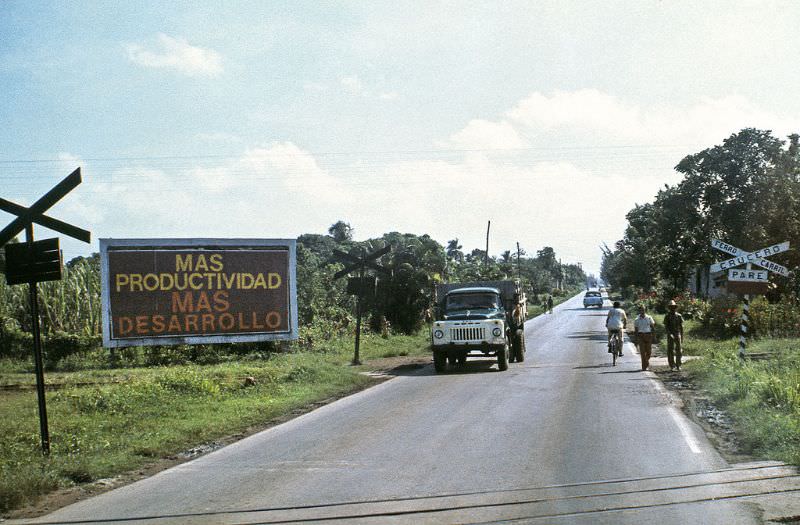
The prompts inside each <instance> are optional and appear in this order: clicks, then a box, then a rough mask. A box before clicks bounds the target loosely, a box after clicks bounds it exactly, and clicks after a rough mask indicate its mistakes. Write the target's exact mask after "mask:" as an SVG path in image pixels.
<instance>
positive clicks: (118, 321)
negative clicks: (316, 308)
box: [100, 239, 297, 347]
mask: <svg viewBox="0 0 800 525" xmlns="http://www.w3.org/2000/svg"><path fill="white" fill-rule="evenodd" d="M295 249H296V245H295V241H294V240H293V239H290V240H287V239H100V265H101V272H100V276H101V277H100V278H101V286H102V297H103V345H104V346H106V347H121V346H138V345H167V344H208V343H233V342H251V341H271V340H278V339H296V338H297V287H296V282H295V277H296V268H295V263H296V259H295Z"/></svg>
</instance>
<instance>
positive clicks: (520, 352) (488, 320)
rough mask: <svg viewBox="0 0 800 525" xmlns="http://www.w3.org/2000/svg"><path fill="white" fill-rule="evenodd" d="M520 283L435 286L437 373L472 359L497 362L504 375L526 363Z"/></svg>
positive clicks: (433, 337) (524, 313)
mask: <svg viewBox="0 0 800 525" xmlns="http://www.w3.org/2000/svg"><path fill="white" fill-rule="evenodd" d="M526 304H527V303H526V299H525V294H524V292H523V291H522V289H521V288H520V284H519V281H516V280H514V281H476V282H467V283H447V284H438V285H436V291H435V305H436V306H435V310H436V320H435V321H434V322H433V327H432V328H431V351H432V353H433V364H434V368H435V369H436V372H437V373H442V372H445V371H446V370H447V367H448V364H449V365H450V366H452V367H455V366H459V365H463V364H464V363H465V362H466V360H467V358H469V357H480V358H486V357H494V358H496V360H497V367H498V368H499V369H500V370H507V369H508V363H509V362H511V363H513V362H519V363H521V362H523V361H524V360H525V329H524V323H525V318H526V316H527V306H526Z"/></svg>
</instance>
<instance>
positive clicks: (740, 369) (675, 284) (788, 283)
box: [601, 129, 800, 465]
mask: <svg viewBox="0 0 800 525" xmlns="http://www.w3.org/2000/svg"><path fill="white" fill-rule="evenodd" d="M675 169H676V171H678V172H679V173H681V174H683V175H684V178H683V180H682V181H680V182H679V183H677V184H675V185H672V186H670V185H666V186H665V187H664V189H662V190H661V191H659V192H658V194H657V195H656V197H655V200H654V201H653V202H651V203H647V204H643V205H637V206H636V207H635V208H634V209H632V210H631V211H630V212H629V213H628V215H627V218H628V226H627V228H626V230H625V235H624V237H623V239H621V240H620V241H618V242H617V243H615V245H614V246H613V248H609V247H604V256H603V264H602V271H601V277H602V278H603V279H604V280H605V281H606V282H607V283H610V284H611V285H612V286H613V287H614V289H615V290H617V291H618V292H617V293H619V294H620V295H622V296H623V297H624V298H625V300H626V309H628V311H629V315H635V306H637V305H639V304H643V305H645V306H647V307H648V310H649V312H650V313H651V314H653V315H654V317H655V319H656V322H657V323H659V325H658V326H657V337H658V339H659V342H661V343H662V347H663V346H664V343H665V340H664V337H663V327H662V326H660V323H661V322H662V320H663V314H664V313H665V310H666V304H667V303H668V302H669V301H670V300H675V301H676V302H677V303H678V311H679V312H680V313H681V314H683V316H684V318H685V319H687V332H686V340H685V346H684V353H685V354H687V355H696V356H699V357H700V359H696V360H692V361H689V362H688V363H686V364H685V365H684V367H683V370H684V372H683V373H684V374H688V377H689V379H690V380H691V381H692V383H693V385H694V386H695V387H697V388H699V389H700V391H701V393H702V395H704V396H707V397H708V398H709V399H710V400H711V401H712V402H714V403H715V406H716V407H717V408H718V409H721V410H724V411H725V412H727V414H728V415H729V416H730V418H731V420H732V422H733V424H734V431H735V432H736V437H737V441H738V442H739V443H740V444H741V445H742V446H743V447H744V449H745V450H743V451H742V452H744V453H749V454H752V455H753V456H755V457H758V458H764V459H775V460H782V461H786V462H790V463H794V464H797V465H800V271H799V270H800V136H798V135H797V134H793V135H790V136H789V137H788V140H787V141H783V140H780V139H778V138H776V137H774V136H772V134H771V133H770V132H769V131H762V130H756V129H744V130H742V131H740V132H739V133H735V134H733V135H731V136H730V137H729V138H727V139H725V140H724V141H723V143H722V144H721V145H718V146H713V147H710V148H708V149H705V150H703V151H701V152H699V153H696V154H692V155H688V156H686V157H685V158H683V159H682V160H681V161H680V162H678V164H677V166H676V167H675ZM712 239H720V240H722V241H724V242H727V243H730V244H732V245H735V246H740V247H742V248H743V249H758V248H761V247H763V246H769V245H772V244H776V243H779V242H783V241H789V242H790V244H791V247H792V249H791V250H790V251H788V252H786V253H781V254H779V255H776V256H775V257H774V259H775V260H774V261H773V262H776V263H779V264H781V265H784V266H786V267H787V268H789V269H790V270H791V273H790V275H789V276H788V277H781V276H779V275H778V276H776V275H774V274H773V275H771V277H770V285H769V291H768V292H767V293H766V294H765V295H764V296H759V297H757V298H755V299H754V300H753V301H752V302H751V307H750V321H749V326H748V340H747V341H748V343H747V358H746V359H744V360H742V359H739V357H738V335H739V326H740V322H741V315H742V298H741V297H740V296H737V295H735V294H722V295H721V296H718V297H715V298H711V297H710V296H711V295H714V294H711V293H710V292H711V290H712V289H713V288H714V285H715V284H719V285H722V284H724V281H725V276H722V277H720V276H711V275H709V267H710V265H711V264H712V263H713V262H715V261H717V260H721V259H724V258H726V256H724V255H723V254H721V253H714V251H713V250H712V248H711V241H712ZM715 279H716V281H717V282H716V283H715ZM661 352H662V354H663V353H664V352H665V350H664V349H663V348H662V350H661Z"/></svg>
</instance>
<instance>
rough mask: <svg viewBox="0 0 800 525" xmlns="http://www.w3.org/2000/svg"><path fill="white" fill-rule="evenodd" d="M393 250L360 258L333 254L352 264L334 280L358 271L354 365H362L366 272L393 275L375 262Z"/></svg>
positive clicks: (340, 253) (340, 252)
mask: <svg viewBox="0 0 800 525" xmlns="http://www.w3.org/2000/svg"><path fill="white" fill-rule="evenodd" d="M391 250H392V247H391V245H387V246H385V247H384V248H381V249H380V250H378V251H376V252H372V253H365V252H363V251H362V253H361V256H360V257H356V256H354V255H350V254H349V253H345V252H343V251H341V250H333V254H334V255H335V256H336V257H337V258H339V259H340V260H342V261H347V262H349V263H350V264H349V265H348V266H345V267H344V269H343V270H341V271H339V272H336V273H335V274H334V275H333V278H334V279H340V278H342V277H344V276H345V275H347V274H349V273H350V272H352V271H354V270H358V281H359V286H358V288H359V293H358V294H357V295H356V297H357V299H356V343H355V352H354V353H353V364H354V365H360V364H361V359H360V356H359V348H360V345H361V299H362V298H363V296H364V288H365V287H364V271H365V270H366V269H367V268H371V269H373V270H378V271H379V272H382V273H385V274H389V275H391V271H389V270H387V269H386V268H384V267H383V266H381V265H379V264H378V263H376V262H375V260H376V259H379V258H380V257H382V256H384V255H386V254H387V253H389V252H390V251H391Z"/></svg>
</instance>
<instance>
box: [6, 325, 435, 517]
mask: <svg viewBox="0 0 800 525" xmlns="http://www.w3.org/2000/svg"><path fill="white" fill-rule="evenodd" d="M427 341H428V335H427V333H424V332H423V333H420V334H418V335H414V336H393V337H390V338H388V339H384V338H382V337H380V336H379V335H365V336H364V337H362V339H361V342H362V347H361V355H362V359H363V360H364V361H368V360H370V359H374V358H377V357H383V356H386V355H406V354H408V355H427V354H428V346H427ZM352 344H353V340H352V338H350V339H347V338H342V339H336V340H334V339H331V340H329V341H327V342H326V344H325V346H326V351H325V352H324V353H323V352H316V351H314V352H311V351H298V352H291V353H283V354H269V358H268V359H257V358H254V357H253V356H252V355H249V356H246V357H245V358H242V359H240V360H238V361H234V362H227V363H217V364H210V365H198V364H189V365H182V366H177V365H176V366H171V367H154V368H143V367H141V368H127V369H114V370H109V369H99V370H85V369H82V370H81V371H79V372H57V373H51V374H48V375H47V382H48V384H51V385H53V384H57V385H60V386H61V387H60V388H59V389H57V390H55V391H48V393H47V407H48V415H49V420H50V436H51V455H50V458H49V459H45V458H43V457H42V455H41V450H40V438H39V429H38V419H37V411H36V393H35V391H34V390H33V389H30V388H29V389H27V390H23V391H6V392H3V393H2V394H0V395H1V396H2V403H0V435H2V436H3V439H2V440H0V512H7V511H8V510H10V509H13V508H16V507H19V506H21V505H23V504H25V503H27V502H30V501H33V500H34V499H36V497H37V496H39V495H42V494H45V493H47V492H50V491H52V490H55V489H57V488H61V487H68V486H71V485H74V484H80V483H87V482H91V481H94V480H97V479H101V478H105V477H109V476H113V475H116V474H120V473H122V472H125V471H127V470H131V469H134V468H137V467H140V466H142V465H144V464H146V463H148V462H152V461H153V460H154V459H157V458H160V457H164V456H171V455H175V454H177V453H179V452H181V451H183V450H186V449H188V448H190V447H192V446H196V445H197V444H198V443H203V442H207V441H211V440H215V439H219V438H220V437H222V436H226V435H231V434H236V433H240V432H243V431H245V430H246V429H248V428H249V427H251V426H254V425H255V426H263V425H265V424H267V422H269V421H270V420H272V419H274V418H277V417H280V416H282V415H283V414H287V413H290V412H292V411H293V410H296V409H297V408H300V407H303V406H305V405H308V404H310V403H313V402H316V401H319V400H322V399H327V398H330V397H331V396H337V395H341V394H343V393H346V392H351V391H353V390H354V389H358V388H361V387H363V386H364V385H367V384H369V383H370V382H371V381H373V379H371V378H369V377H367V376H365V375H362V374H359V372H360V371H361V370H363V369H364V368H365V367H352V366H349V363H350V361H351V360H352V351H353V347H352ZM75 359H78V357H75ZM76 364H77V365H80V363H79V362H78V363H76ZM0 367H1V368H0V370H2V371H3V375H2V381H0V382H2V383H4V384H20V385H23V386H26V387H30V386H32V385H33V378H32V377H31V374H30V373H29V370H28V368H27V367H28V365H27V364H26V363H25V362H18V361H14V360H11V359H6V360H4V361H3V363H1V364H0ZM78 368H81V366H78ZM245 378H250V384H249V385H248V384H246V381H245Z"/></svg>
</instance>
